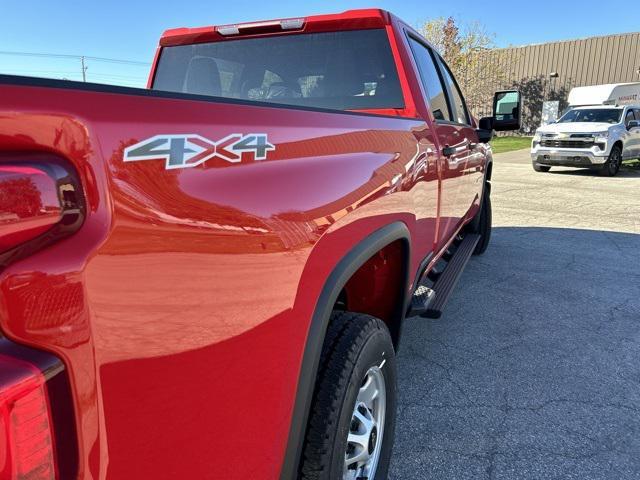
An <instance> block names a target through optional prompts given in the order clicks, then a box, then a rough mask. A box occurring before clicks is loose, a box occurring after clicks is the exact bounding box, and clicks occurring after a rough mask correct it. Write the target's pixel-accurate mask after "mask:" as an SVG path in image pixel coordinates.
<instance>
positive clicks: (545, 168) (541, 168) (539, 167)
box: [532, 162, 551, 172]
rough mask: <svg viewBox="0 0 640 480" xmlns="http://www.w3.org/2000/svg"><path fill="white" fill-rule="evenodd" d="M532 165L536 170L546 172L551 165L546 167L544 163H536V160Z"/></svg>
mask: <svg viewBox="0 0 640 480" xmlns="http://www.w3.org/2000/svg"><path fill="white" fill-rule="evenodd" d="M532 165H533V169H534V170H535V171H536V172H548V171H549V170H551V167H546V166H544V165H540V164H537V163H536V162H533V163H532Z"/></svg>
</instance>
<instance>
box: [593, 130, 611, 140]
mask: <svg viewBox="0 0 640 480" xmlns="http://www.w3.org/2000/svg"><path fill="white" fill-rule="evenodd" d="M593 136H594V137H595V140H596V142H598V141H602V142H605V141H606V140H607V138H609V131H608V130H606V131H604V132H596V133H594V134H593Z"/></svg>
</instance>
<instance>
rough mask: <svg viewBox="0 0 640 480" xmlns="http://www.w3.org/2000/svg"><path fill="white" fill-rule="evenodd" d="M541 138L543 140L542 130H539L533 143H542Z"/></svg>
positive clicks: (534, 136)
mask: <svg viewBox="0 0 640 480" xmlns="http://www.w3.org/2000/svg"><path fill="white" fill-rule="evenodd" d="M540 140H542V134H541V133H540V132H537V131H536V133H535V134H534V135H533V140H532V141H533V143H534V144H536V143H540Z"/></svg>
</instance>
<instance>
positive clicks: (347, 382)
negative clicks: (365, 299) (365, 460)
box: [300, 312, 396, 480]
mask: <svg viewBox="0 0 640 480" xmlns="http://www.w3.org/2000/svg"><path fill="white" fill-rule="evenodd" d="M380 365H383V366H382V367H381V368H379V371H380V372H382V376H383V377H384V385H385V388H384V392H385V398H386V402H385V406H386V408H385V409H384V411H385V421H384V428H383V436H382V439H381V440H380V439H379V438H377V437H376V436H375V435H372V436H371V437H369V438H370V440H371V438H374V440H373V442H374V443H375V442H376V440H377V441H378V442H382V443H381V447H380V454H379V457H378V458H379V460H378V464H377V469H376V471H375V476H374V477H371V478H370V479H369V480H384V479H386V478H387V473H388V470H389V462H390V459H391V451H392V448H393V437H394V430H395V416H396V360H395V352H394V349H393V343H392V341H391V336H390V334H389V330H388V329H387V326H386V325H385V324H384V323H383V322H382V321H381V320H378V319H377V318H374V317H370V316H369V315H364V314H358V313H351V312H334V313H333V314H332V316H331V323H330V325H329V330H328V332H327V337H326V340H325V343H324V345H323V348H322V354H321V357H320V365H319V367H318V377H317V379H316V386H315V390H314V395H313V400H312V404H311V410H310V412H309V423H308V425H307V432H306V437H305V444H304V448H303V454H302V461H301V469H300V478H301V479H303V480H333V479H338V478H340V479H341V478H343V473H344V468H345V453H346V452H347V436H348V434H349V433H350V430H351V429H352V428H354V427H353V418H352V415H353V414H354V408H355V406H356V399H357V398H358V393H359V391H360V389H361V387H362V386H363V385H364V384H363V380H365V379H367V375H368V372H369V371H370V369H371V368H374V369H375V367H379V366H380ZM380 391H382V388H381V389H380Z"/></svg>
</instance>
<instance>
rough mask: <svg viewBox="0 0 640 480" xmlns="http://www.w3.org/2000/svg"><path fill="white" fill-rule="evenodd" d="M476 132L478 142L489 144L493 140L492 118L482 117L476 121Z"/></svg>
mask: <svg viewBox="0 0 640 480" xmlns="http://www.w3.org/2000/svg"><path fill="white" fill-rule="evenodd" d="M476 132H477V134H478V140H479V141H480V142H482V143H489V142H490V141H491V139H492V138H493V117H482V118H481V119H480V120H478V128H477V129H476Z"/></svg>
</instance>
